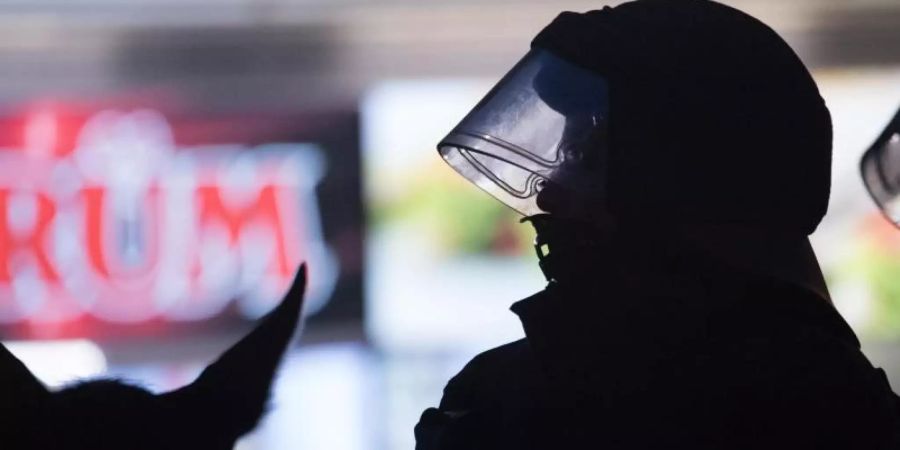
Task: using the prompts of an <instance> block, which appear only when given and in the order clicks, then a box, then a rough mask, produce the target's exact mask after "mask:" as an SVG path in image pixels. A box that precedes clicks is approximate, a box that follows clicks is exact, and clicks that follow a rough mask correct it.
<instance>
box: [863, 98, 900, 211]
mask: <svg viewBox="0 0 900 450" xmlns="http://www.w3.org/2000/svg"><path fill="white" fill-rule="evenodd" d="M860 170H861V171H862V178H863V181H864V182H865V184H866V188H867V189H868V191H869V195H871V196H872V199H873V200H875V203H876V204H877V205H878V207H879V208H881V211H882V212H884V215H885V217H887V219H888V220H890V221H891V222H892V223H893V224H894V225H895V226H897V227H900V110H898V111H897V114H896V115H895V116H894V119H893V120H891V123H890V124H888V126H887V128H885V130H884V131H883V132H882V133H881V136H879V137H878V139H876V140H875V143H874V144H872V146H871V147H869V149H868V150H867V151H866V153H865V154H864V155H863V157H862V160H861V161H860Z"/></svg>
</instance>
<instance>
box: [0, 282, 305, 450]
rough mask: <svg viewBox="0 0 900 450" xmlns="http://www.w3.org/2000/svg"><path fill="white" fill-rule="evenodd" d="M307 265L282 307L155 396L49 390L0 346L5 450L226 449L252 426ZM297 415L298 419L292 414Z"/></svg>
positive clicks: (134, 390)
mask: <svg viewBox="0 0 900 450" xmlns="http://www.w3.org/2000/svg"><path fill="white" fill-rule="evenodd" d="M305 289H306V266H305V265H304V266H301V268H300V270H299V272H298V274H297V277H296V278H295V279H294V284H293V286H292V287H291V289H290V291H289V292H288V293H287V294H286V295H285V297H284V299H283V300H282V302H281V304H280V305H279V306H278V307H277V308H276V309H275V310H274V311H272V312H271V313H269V315H268V316H266V317H265V318H264V319H263V320H262V322H261V323H260V324H259V325H258V326H257V327H256V328H255V329H254V330H253V331H252V332H251V333H250V334H249V335H247V336H246V337H244V338H243V339H242V340H241V341H240V342H238V343H237V344H235V345H234V346H233V347H231V348H230V349H229V350H228V351H226V352H225V353H224V354H223V355H222V356H221V357H219V359H218V360H216V361H215V362H213V363H212V364H210V365H209V366H208V367H206V369H204V370H203V372H202V373H201V374H200V376H199V377H198V378H197V380H196V381H194V382H193V383H191V384H190V385H188V386H185V387H183V388H181V389H178V390H175V391H172V392H168V393H165V394H159V395H154V394H152V393H150V392H148V391H147V390H145V389H143V388H141V387H137V386H131V385H127V384H124V383H121V382H119V381H116V380H94V381H86V382H81V383H78V384H75V385H73V386H70V387H67V388H64V389H62V390H60V391H58V392H51V391H49V390H48V389H47V388H46V387H45V386H44V385H43V384H41V382H40V381H38V380H37V379H36V378H35V377H34V376H33V375H32V374H31V373H30V372H29V371H28V369H27V368H26V367H25V365H24V364H22V363H21V362H20V361H19V360H18V359H16V357H15V356H13V355H12V354H11V353H10V352H9V351H8V350H7V349H6V348H5V347H4V346H2V345H0V448H2V449H4V450H32V449H34V450H145V449H146V450H164V449H165V450H179V449H184V450H188V449H190V450H196V449H204V450H206V449H208V450H226V449H231V448H233V447H234V444H235V441H236V440H237V439H238V438H239V437H241V436H242V435H244V434H246V433H247V432H249V431H251V430H252V429H253V428H254V427H256V424H257V422H258V421H259V419H260V418H261V417H262V415H263V413H264V412H265V409H266V403H267V401H268V397H269V389H270V387H271V385H272V378H273V377H274V375H275V372H276V370H277V367H278V364H279V362H280V360H281V356H282V354H283V353H284V351H285V349H286V348H287V346H288V344H289V343H290V341H291V337H292V336H293V334H294V330H295V328H297V323H298V321H299V318H300V311H301V309H302V306H303V296H304V292H305ZM298 420H299V418H298Z"/></svg>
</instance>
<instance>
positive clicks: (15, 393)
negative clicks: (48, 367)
mask: <svg viewBox="0 0 900 450" xmlns="http://www.w3.org/2000/svg"><path fill="white" fill-rule="evenodd" d="M49 394H50V392H49V391H48V390H47V387H46V386H44V384H43V383H41V382H40V380H38V379H37V377H35V376H34V375H33V374H32V373H31V371H30V370H28V368H27V367H25V364H23V363H22V361H19V358H16V356H15V355H13V354H12V352H10V351H9V349H7V348H6V346H5V345H3V344H0V398H2V399H3V401H2V402H0V403H3V404H5V405H7V406H11V407H13V408H17V407H20V406H27V405H33V404H34V403H35V402H36V401H38V400H40V399H42V398H43V397H45V396H47V395H49Z"/></svg>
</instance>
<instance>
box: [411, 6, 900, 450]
mask: <svg viewBox="0 0 900 450" xmlns="http://www.w3.org/2000/svg"><path fill="white" fill-rule="evenodd" d="M438 147H439V148H438V149H439V152H440V153H441V156H442V157H443V158H444V159H445V160H446V161H447V162H448V163H449V164H450V165H451V166H453V167H454V168H455V169H456V170H457V171H458V172H459V173H460V174H462V175H463V176H465V177H466V178H467V179H469V180H470V181H472V182H473V183H475V184H477V185H478V186H479V187H481V188H482V189H484V190H485V191H487V192H489V193H491V194H492V195H494V196H495V197H497V198H498V199H499V200H501V201H503V202H504V203H506V204H507V205H509V206H511V207H512V208H514V209H516V210H517V211H519V212H521V213H522V214H523V216H525V221H528V222H530V223H531V224H532V225H534V227H535V229H536V231H537V238H536V242H535V245H536V248H537V253H538V256H539V259H540V265H541V269H542V270H543V272H544V274H545V275H546V277H547V279H548V285H547V287H546V289H544V290H543V291H541V292H539V293H537V294H535V295H533V296H531V297H529V298H526V299H524V300H521V301H519V302H517V303H515V304H514V305H513V306H512V310H513V312H514V313H515V314H517V315H518V316H519V318H520V319H521V321H522V325H523V328H524V331H525V335H526V338H525V339H522V340H519V341H516V342H513V343H510V344H507V345H504V346H502V347H499V348H495V349H493V350H489V351H487V352H485V353H483V354H481V355H479V356H477V357H476V358H475V359H473V360H472V361H471V362H470V363H469V364H467V365H466V367H465V368H464V369H463V370H462V371H461V372H460V373H459V374H458V375H457V376H455V377H454V378H453V379H452V380H450V382H449V384H448V385H447V387H446V388H445V390H444V396H443V399H442V400H441V403H440V406H439V408H431V409H428V410H426V411H425V412H424V413H423V415H422V418H421V419H420V422H419V424H418V425H417V426H416V430H415V433H416V439H417V448H418V449H420V450H426V449H467V450H473V449H491V450H497V449H507V448H508V449H532V448H538V449H576V448H578V449H580V448H597V449H651V448H652V449H794V450H796V449H847V450H850V449H889V448H892V449H896V448H900V438H898V436H900V411H898V406H897V404H896V403H895V400H894V396H893V393H892V392H891V389H890V386H889V385H888V383H887V380H886V378H885V376H884V373H883V372H882V371H880V370H878V369H875V368H873V367H872V366H871V364H870V363H869V362H868V361H867V360H866V358H865V357H864V356H863V355H862V353H861V352H860V349H859V342H858V340H857V338H856V336H855V335H854V333H853V331H852V330H851V329H850V328H849V326H848V325H847V324H846V323H845V322H844V320H843V319H842V318H841V317H840V315H839V314H838V313H837V311H836V310H835V309H834V307H833V306H832V304H831V301H830V298H829V294H828V291H827V289H826V287H825V283H824V280H823V277H822V274H821V271H820V269H819V266H818V263H817V261H816V258H815V255H814V253H813V252H812V249H811V247H810V245H809V242H808V240H807V235H808V234H810V233H812V232H813V231H814V230H815V228H816V226H817V225H818V223H819V221H820V220H821V218H822V216H823V215H824V214H825V211H826V209H827V204H828V194H829V186H830V163H831V120H830V115H829V112H828V109H827V108H826V106H825V104H824V101H823V100H822V98H821V97H820V95H819V92H818V89H817V87H816V85H815V83H814V81H813V79H812V77H811V76H810V74H809V72H808V71H807V70H806V68H805V67H804V66H803V64H802V63H801V61H800V60H799V58H798V57H797V56H796V55H795V54H794V52H793V51H792V50H791V49H790V48H789V47H788V45H787V44H786V43H785V42H784V41H783V40H782V39H781V38H780V37H779V36H778V35H777V34H776V33H775V32H774V31H773V30H771V29H770V28H769V27H767V26H766V25H764V24H762V23H761V22H759V21H757V20H756V19H754V18H752V17H750V16H748V15H746V14H743V13H741V12H739V11H737V10H735V9H732V8H730V7H727V6H723V5H720V4H717V3H714V2H710V1H705V0H639V1H636V2H630V3H625V4H622V5H620V6H618V7H615V8H608V7H607V8H604V9H603V10H600V11H591V12H588V13H584V14H576V13H568V12H566V13H562V14H561V15H560V16H558V17H557V18H556V19H555V20H554V21H553V22H552V23H550V25H548V26H547V27H546V28H545V29H544V30H543V31H541V32H540V33H539V34H538V36H537V37H536V38H535V39H534V41H533V42H532V46H531V51H530V52H529V53H528V54H527V55H526V56H525V57H524V58H523V59H522V60H521V61H520V62H519V63H518V64H517V65H516V66H515V67H514V68H513V69H512V70H511V71H510V72H509V73H508V74H507V75H506V76H505V77H504V78H503V79H502V80H501V81H500V82H499V83H498V84H497V86H495V87H494V88H493V89H492V90H491V91H490V93H488V95H487V97H485V98H484V99H483V100H482V101H481V102H480V103H479V104H478V105H477V106H476V107H475V109H473V110H472V112H471V113H469V115H467V116H466V117H465V119H463V121H462V122H461V123H460V124H459V125H458V126H457V127H456V128H455V129H454V130H453V131H451V133H450V134H449V135H448V136H447V137H446V138H445V139H444V140H443V141H442V142H441V143H440V144H439V146H438ZM459 213H460V214H465V211H460V212H459ZM509 282H511V283H512V282H515V280H509Z"/></svg>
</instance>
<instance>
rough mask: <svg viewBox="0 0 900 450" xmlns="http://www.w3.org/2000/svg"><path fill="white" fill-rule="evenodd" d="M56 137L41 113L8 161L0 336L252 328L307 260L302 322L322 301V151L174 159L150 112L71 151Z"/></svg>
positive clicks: (325, 288) (1, 188)
mask: <svg viewBox="0 0 900 450" xmlns="http://www.w3.org/2000/svg"><path fill="white" fill-rule="evenodd" d="M60 128H61V127H60V126H59V123H58V119H57V118H55V117H54V116H53V115H52V114H49V113H41V114H35V115H33V116H32V117H29V119H28V120H27V122H26V124H25V127H24V129H25V139H24V142H25V144H24V146H23V148H13V149H3V150H4V151H0V324H4V323H5V324H20V323H35V324H40V323H62V322H66V321H73V320H78V319H79V318H81V317H84V316H85V315H88V316H91V317H94V318H96V319H99V320H103V321H107V322H115V323H134V322H141V321H148V320H174V321H186V320H203V319H208V318H210V317H213V316H216V315H217V314H219V313H221V312H222V311H223V310H224V309H225V308H226V307H227V306H229V305H230V304H232V303H233V302H234V303H235V304H236V306H237V307H238V309H239V310H240V311H241V313H242V314H243V315H245V316H246V317H248V318H253V317H257V316H259V315H261V314H263V313H265V312H266V311H268V310H269V309H270V308H271V307H272V306H273V305H274V304H275V302H276V301H277V300H278V299H279V297H280V296H281V294H282V293H283V291H284V289H286V288H287V286H288V284H289V282H290V280H291V278H292V276H293V272H294V269H295V268H296V266H297V265H298V264H299V263H300V262H301V261H309V262H310V266H311V268H312V273H311V275H312V277H311V278H310V287H309V291H308V292H309V298H308V301H307V305H309V306H308V310H307V312H308V313H309V312H314V311H316V310H318V309H319V308H321V307H322V306H323V305H324V303H325V301H327V298H328V297H329V295H330V292H331V289H332V287H333V285H334V282H335V280H336V278H337V267H336V264H335V259H334V258H333V257H332V256H331V253H330V251H329V250H328V249H327V248H326V246H325V244H324V242H323V241H322V237H321V234H320V231H319V223H320V217H319V212H318V207H317V202H316V198H315V187H316V185H317V184H318V183H319V181H320V180H321V178H322V176H323V172H324V167H323V161H322V157H321V155H320V153H319V151H318V149H317V148H316V147H315V146H312V145H307V144H263V145H257V146H254V147H252V148H248V147H245V146H242V145H222V144H216V145H194V146H190V147H184V146H178V145H176V144H175V141H174V138H173V134H172V130H171V127H170V126H169V124H168V123H167V121H166V119H165V118H164V117H163V116H162V115H161V114H160V113H158V112H156V111H152V110H135V111H129V112H120V111H103V112H99V113H97V114H94V115H92V116H90V117H89V118H87V119H86V120H84V122H83V123H82V124H81V126H80V127H79V128H78V129H77V132H76V135H75V137H74V139H68V140H69V141H74V143H72V144H71V147H72V148H71V149H67V148H62V149H61V145H62V144H61V142H64V141H65V139H60V138H59V132H60Z"/></svg>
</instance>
